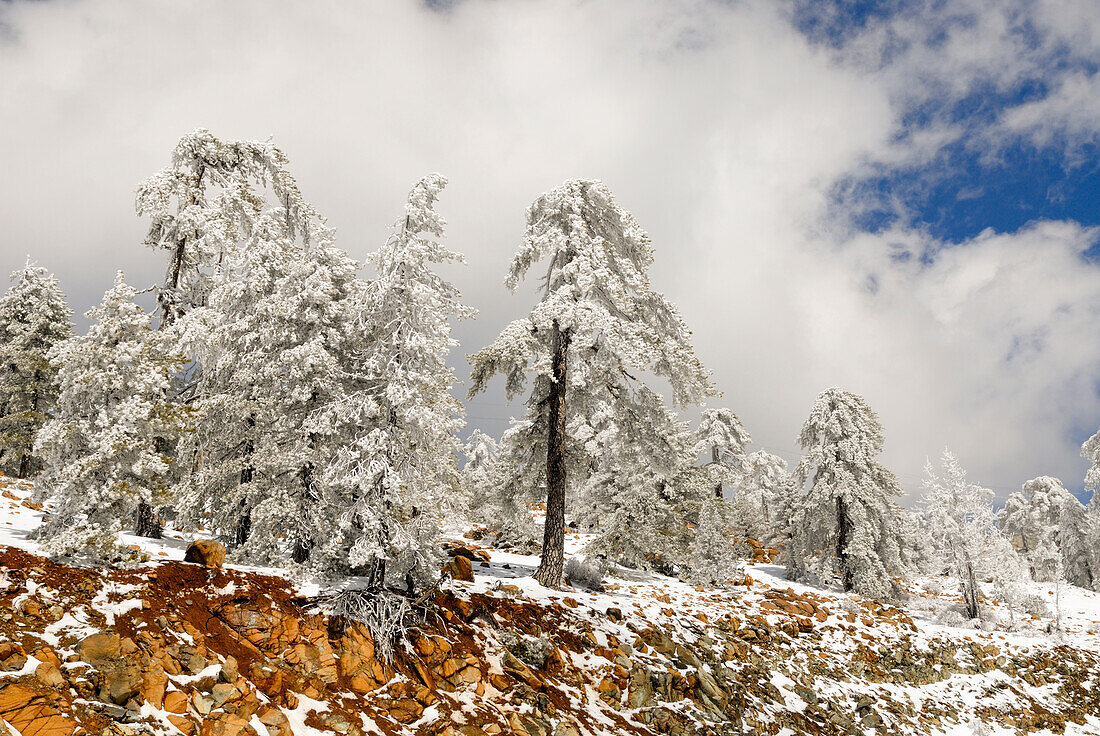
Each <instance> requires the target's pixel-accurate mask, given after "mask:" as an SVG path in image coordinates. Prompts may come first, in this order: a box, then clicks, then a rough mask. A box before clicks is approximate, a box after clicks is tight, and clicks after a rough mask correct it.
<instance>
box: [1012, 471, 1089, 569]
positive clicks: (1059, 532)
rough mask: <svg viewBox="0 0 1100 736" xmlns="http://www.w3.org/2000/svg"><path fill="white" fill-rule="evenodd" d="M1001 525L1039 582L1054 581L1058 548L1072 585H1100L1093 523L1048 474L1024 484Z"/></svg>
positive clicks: (1071, 495) (1068, 493) (1067, 492)
mask: <svg viewBox="0 0 1100 736" xmlns="http://www.w3.org/2000/svg"><path fill="white" fill-rule="evenodd" d="M998 523H999V524H1000V527H1001V529H1002V530H1003V531H1004V533H1005V534H1007V535H1008V536H1009V538H1010V539H1011V540H1012V542H1013V545H1014V546H1016V547H1017V548H1018V549H1019V550H1020V551H1021V552H1022V553H1023V554H1024V555H1025V556H1026V557H1027V558H1028V559H1029V561H1030V562H1031V574H1032V576H1033V577H1034V578H1035V579H1036V580H1039V581H1053V580H1054V579H1055V572H1056V569H1055V568H1056V566H1055V565H1054V564H1053V563H1051V559H1052V558H1051V557H1050V555H1049V550H1050V549H1056V550H1057V551H1058V553H1059V554H1060V556H1061V560H1060V566H1061V569H1062V571H1063V573H1064V575H1065V579H1066V580H1067V581H1068V582H1069V583H1071V584H1073V585H1077V586H1080V587H1082V588H1089V589H1094V588H1095V587H1096V586H1097V585H1098V584H1100V556H1098V554H1097V550H1096V549H1095V548H1094V547H1093V545H1092V543H1091V542H1092V539H1093V534H1094V527H1093V520H1092V518H1091V517H1090V515H1089V514H1088V512H1087V510H1086V508H1085V506H1084V505H1083V504H1082V503H1081V502H1080V501H1079V500H1078V499H1077V497H1076V496H1074V495H1073V494H1072V493H1070V492H1069V491H1068V490H1066V488H1065V486H1063V485H1062V481H1060V480H1058V479H1057V478H1052V477H1050V476H1046V475H1044V476H1040V477H1038V478H1033V479H1031V480H1029V481H1027V482H1026V483H1024V485H1023V488H1022V489H1021V490H1019V491H1017V492H1016V493H1013V494H1012V495H1011V496H1009V497H1008V500H1007V501H1006V502H1005V507H1004V508H1003V509H1002V510H1001V513H1000V515H999V517H998Z"/></svg>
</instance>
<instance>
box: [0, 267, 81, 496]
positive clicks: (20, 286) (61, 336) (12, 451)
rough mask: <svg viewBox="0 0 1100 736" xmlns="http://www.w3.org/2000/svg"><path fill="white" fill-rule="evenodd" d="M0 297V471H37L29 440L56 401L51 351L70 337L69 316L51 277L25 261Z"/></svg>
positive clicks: (56, 285) (32, 438)
mask: <svg viewBox="0 0 1100 736" xmlns="http://www.w3.org/2000/svg"><path fill="white" fill-rule="evenodd" d="M11 280H12V281H14V282H15V283H14V285H13V286H12V287H11V289H9V290H8V292H7V293H6V294H5V295H4V296H3V298H0V468H3V469H4V470H6V471H8V472H14V473H15V475H17V476H18V477H20V478H26V477H27V476H29V475H30V474H31V473H33V472H34V471H35V470H37V469H38V466H39V462H38V460H37V458H35V456H34V455H33V452H32V451H33V448H34V438H35V435H36V434H37V433H38V430H39V429H40V428H41V427H42V425H43V424H44V423H45V421H46V419H47V417H48V416H49V414H50V412H51V411H52V409H53V405H54V402H55V401H56V400H57V386H56V379H57V370H56V369H55V368H54V367H53V366H51V365H50V362H49V360H48V359H47V357H46V356H47V355H48V354H49V352H50V349H51V348H52V347H53V346H55V345H57V344H58V343H60V342H61V341H62V340H65V339H67V338H69V337H70V336H71V335H72V334H73V327H72V319H71V318H72V312H71V311H70V310H69V306H68V304H66V303H65V295H64V294H63V293H62V292H61V288H60V287H59V286H58V284H57V279H56V278H54V276H53V275H52V274H50V273H49V272H47V271H46V269H44V268H41V267H39V266H36V265H34V264H32V263H31V262H30V261H29V260H28V261H27V265H25V266H24V267H23V268H22V269H21V270H19V271H15V272H14V273H12V275H11Z"/></svg>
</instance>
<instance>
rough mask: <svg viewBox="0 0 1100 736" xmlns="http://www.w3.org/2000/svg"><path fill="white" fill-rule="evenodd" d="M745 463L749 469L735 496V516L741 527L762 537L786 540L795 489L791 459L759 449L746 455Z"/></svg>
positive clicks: (760, 538) (743, 531) (748, 534)
mask: <svg viewBox="0 0 1100 736" xmlns="http://www.w3.org/2000/svg"><path fill="white" fill-rule="evenodd" d="M745 465H746V467H747V470H746V472H745V473H744V474H742V475H741V477H740V478H739V480H738V482H737V485H736V487H735V491H734V496H733V517H734V520H735V522H736V524H737V526H738V528H740V529H741V530H742V533H743V534H745V535H746V536H751V537H755V538H756V539H759V540H761V541H780V540H786V539H787V538H788V537H789V531H788V529H787V525H788V522H789V518H790V514H791V508H790V507H791V503H792V501H793V497H794V492H795V481H794V478H793V477H792V476H791V474H790V472H789V471H788V470H787V461H786V460H784V459H783V458H781V457H779V456H777V455H772V454H771V453H770V452H766V451H764V450H757V451H756V452H753V453H751V454H750V455H748V456H747V457H746V458H745Z"/></svg>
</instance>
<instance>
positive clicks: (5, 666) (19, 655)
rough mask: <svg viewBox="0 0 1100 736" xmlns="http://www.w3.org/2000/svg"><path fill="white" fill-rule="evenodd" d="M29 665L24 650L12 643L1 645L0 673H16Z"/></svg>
mask: <svg viewBox="0 0 1100 736" xmlns="http://www.w3.org/2000/svg"><path fill="white" fill-rule="evenodd" d="M26 663H27V655H26V654H25V653H24V652H23V648H22V647H20V646H19V645H18V644H13V643H11V642H7V641H6V642H3V643H0V672H16V671H18V670H21V669H23V665H25V664H26Z"/></svg>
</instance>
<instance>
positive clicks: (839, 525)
mask: <svg viewBox="0 0 1100 736" xmlns="http://www.w3.org/2000/svg"><path fill="white" fill-rule="evenodd" d="M851 535H852V521H851V519H849V518H848V506H847V504H845V503H844V499H841V498H838V499H837V500H836V558H837V560H838V561H839V563H840V579H841V583H842V584H843V586H844V590H845V591H849V590H851V589H852V585H853V580H852V566H851V564H850V561H849V559H848V539H849V538H850V537H851Z"/></svg>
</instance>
